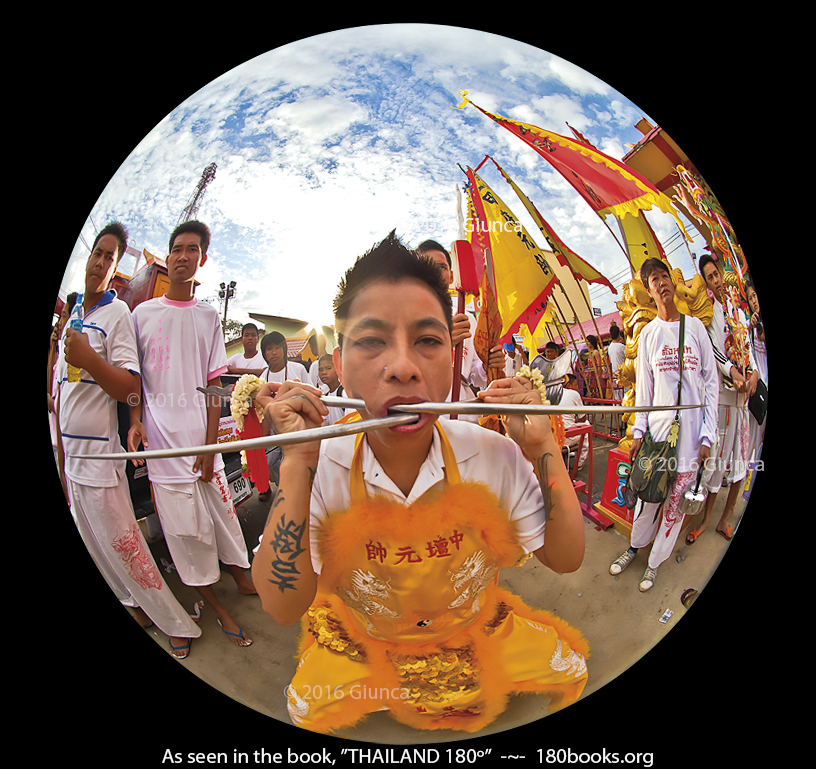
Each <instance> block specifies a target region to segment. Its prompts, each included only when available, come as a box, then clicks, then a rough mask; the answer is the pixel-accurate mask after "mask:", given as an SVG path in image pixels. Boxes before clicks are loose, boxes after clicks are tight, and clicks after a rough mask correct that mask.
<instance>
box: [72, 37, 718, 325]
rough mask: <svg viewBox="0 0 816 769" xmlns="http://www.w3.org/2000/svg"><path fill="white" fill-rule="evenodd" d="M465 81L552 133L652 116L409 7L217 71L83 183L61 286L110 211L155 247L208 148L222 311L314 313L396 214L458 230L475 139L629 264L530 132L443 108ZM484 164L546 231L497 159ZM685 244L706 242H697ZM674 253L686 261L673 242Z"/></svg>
mask: <svg viewBox="0 0 816 769" xmlns="http://www.w3.org/2000/svg"><path fill="white" fill-rule="evenodd" d="M460 90H468V92H469V94H468V96H469V98H471V99H472V100H473V101H474V102H476V103H477V104H479V105H480V106H481V107H483V108H485V109H487V110H489V111H492V112H496V113H498V114H501V115H505V116H508V117H510V118H513V119H516V120H521V121H524V122H529V123H533V124H535V125H539V126H541V127H543V128H546V129H549V130H553V131H556V132H558V133H562V134H565V135H570V132H569V128H568V127H567V125H566V122H569V123H570V124H571V125H572V126H574V127H575V128H576V129H578V130H580V131H582V132H583V133H584V134H585V135H586V136H587V138H588V139H590V140H591V141H592V142H593V143H594V144H595V145H596V146H597V147H598V148H599V149H601V150H602V151H604V152H606V153H607V154H609V155H611V156H612V157H615V158H621V157H622V156H623V155H624V154H625V153H626V152H627V150H628V147H627V146H626V145H627V144H632V143H634V142H636V141H638V139H639V138H641V134H640V133H639V132H638V131H637V129H635V128H634V127H633V126H634V124H635V122H636V121H637V120H638V119H639V118H640V117H641V116H643V117H646V118H647V119H648V120H649V121H650V122H652V123H653V124H655V123H658V122H659V121H658V120H657V119H655V118H653V117H652V116H650V115H649V114H647V113H645V112H644V111H643V110H641V109H640V108H639V107H638V106H637V105H635V104H633V103H632V102H631V101H629V100H628V99H627V98H626V97H625V96H624V95H622V94H621V93H619V92H618V91H616V90H614V89H613V88H611V87H610V86H608V85H607V84H606V83H605V82H604V81H603V80H600V79H599V78H598V77H596V76H595V75H593V74H590V73H588V72H586V71H585V70H583V69H580V68H579V67H577V66H575V65H573V64H571V63H569V62H567V61H565V60H564V59H561V58H559V57H557V56H554V55H551V54H549V53H547V52H546V51H543V50H540V49H538V48H534V47H532V46H529V45H527V44H525V43H521V42H517V41H514V40H510V39H509V38H504V37H500V36H497V35H492V34H489V33H485V32H480V31H476V30H467V29H460V28H454V27H445V26H433V25H416V24H409V25H402V24H401V25H384V26H373V27H362V28H354V29H347V30H341V31H337V32H331V33H327V34H322V35H317V36H314V37H311V38H307V39H305V40H300V41H298V42H294V43H290V44H288V45H284V46H282V47H280V48H277V49H274V50H272V51H269V52H268V53H266V54H263V55H261V56H257V57H255V58H253V59H251V60H249V61H247V62H246V63H244V64H242V65H241V66H238V67H235V68H234V69H231V70H229V71H227V72H225V73H224V74H223V75H222V76H221V77H218V78H216V79H215V80H213V81H212V82H210V83H209V84H208V85H206V86H204V87H203V88H201V89H200V90H198V91H197V92H196V93H194V94H192V95H191V96H189V98H187V99H185V100H184V101H183V102H182V103H181V104H179V105H178V107H176V108H175V109H173V111H172V112H171V113H170V114H168V115H166V116H165V117H164V118H163V119H161V120H160V122H159V123H158V124H157V125H156V126H155V128H154V129H153V130H152V131H150V132H149V133H148V134H147V135H146V136H145V137H144V139H143V140H142V141H141V142H139V144H138V145H137V146H136V147H135V148H134V149H133V150H132V152H131V153H130V154H129V156H128V157H127V159H126V160H125V161H124V163H123V164H122V165H121V167H120V168H119V169H118V171H117V172H116V173H115V174H114V176H113V177H112V178H111V179H110V181H109V182H108V184H107V186H106V187H105V188H104V190H102V191H101V194H100V195H99V197H98V199H97V200H96V201H95V202H92V201H90V200H89V206H90V210H89V215H88V218H87V220H86V221H85V223H84V226H83V228H82V233H81V236H80V237H79V238H78V239H77V242H76V245H75V247H74V249H73V252H72V254H71V257H70V259H69V261H68V265H67V269H66V272H65V277H64V279H63V281H62V284H61V287H60V295H61V296H63V297H64V296H65V295H66V294H67V293H68V292H69V291H71V290H78V289H79V290H81V284H82V275H83V269H84V261H85V259H86V257H87V253H88V248H87V246H88V245H90V243H91V242H92V239H93V237H94V234H95V231H96V228H100V227H101V226H103V225H104V224H105V223H106V222H107V221H110V220H113V219H118V220H120V221H122V222H124V223H125V224H126V226H127V227H128V229H129V232H130V236H131V240H130V245H131V246H133V247H134V248H137V249H140V250H141V249H142V248H146V249H147V250H148V251H150V252H152V253H154V254H157V255H160V256H163V255H164V254H165V253H166V249H167V239H168V236H169V233H170V232H171V230H172V228H173V227H174V225H175V223H176V221H177V219H178V217H179V215H180V213H181V211H182V209H183V208H184V206H185V204H186V202H187V199H188V198H189V196H190V194H191V193H192V191H193V189H194V187H195V185H196V183H197V181H198V179H199V177H200V175H201V172H202V171H203V169H204V168H205V167H206V166H207V165H208V164H210V163H213V162H215V163H216V164H217V166H218V169H217V172H216V176H215V179H214V181H213V182H212V183H211V184H210V186H209V188H208V191H207V193H206V196H205V198H204V200H203V203H202V206H201V209H200V211H199V215H198V216H199V218H200V219H202V220H203V221H205V222H207V223H208V225H209V226H210V228H211V230H212V233H213V242H212V245H211V248H210V253H209V260H208V262H207V264H206V265H205V267H204V268H203V269H202V270H201V271H200V273H199V280H200V281H201V286H200V288H199V289H198V292H197V295H198V296H199V298H202V299H210V298H214V297H215V296H216V294H217V290H218V284H219V283H221V282H228V281H230V280H234V281H236V283H237V294H236V297H235V298H234V299H233V300H231V302H230V307H229V317H230V318H233V319H236V320H239V321H246V320H248V319H249V313H250V312H260V313H266V314H274V315H283V316H289V317H297V318H301V319H304V320H308V321H312V322H322V323H327V322H330V319H331V300H332V297H333V294H334V290H335V288H336V285H337V282H338V280H339V278H340V276H341V275H342V273H343V271H344V270H345V269H346V268H347V267H349V266H350V265H351V263H352V262H353V260H354V259H355V258H356V257H357V256H358V255H360V254H361V253H363V252H364V251H365V250H366V249H368V248H369V247H370V246H371V245H373V244H374V243H375V242H377V241H378V240H380V239H381V238H382V237H384V236H385V235H386V234H387V233H388V232H389V231H390V230H391V229H393V228H396V230H397V233H398V234H400V235H401V236H402V237H403V238H404V240H405V242H406V243H407V244H408V245H411V246H413V245H417V244H418V243H419V242H420V241H421V240H423V239H425V238H429V237H430V238H434V239H436V240H439V241H440V242H442V243H443V244H445V245H448V244H449V243H450V242H451V241H452V240H454V239H455V238H456V236H457V221H456V205H457V202H456V200H457V199H456V194H457V193H456V185H457V184H459V186H460V187H461V186H462V183H463V181H464V176H463V174H462V173H461V171H460V170H459V168H458V166H457V164H461V165H462V166H463V167H464V166H466V165H471V166H475V165H477V164H478V163H479V162H480V161H481V160H482V158H483V157H484V155H485V154H488V153H489V154H491V155H493V156H494V157H495V158H496V160H497V161H498V162H499V163H500V164H501V165H502V166H503V168H504V169H505V170H506V171H507V172H508V173H509V174H510V175H511V176H512V177H513V178H514V179H515V181H516V182H517V183H518V184H519V186H520V187H521V189H522V190H523V191H524V192H526V193H527V195H528V196H529V197H530V198H531V199H532V200H533V201H534V203H535V204H536V206H537V207H538V208H539V210H540V211H541V212H542V214H543V215H544V217H545V218H546V219H547V220H548V221H549V222H550V224H551V225H552V226H553V227H554V228H555V230H556V232H557V233H558V234H559V236H560V237H561V238H562V240H564V242H565V243H566V244H567V245H568V246H570V248H572V249H573V250H574V251H576V252H577V253H578V254H579V255H581V256H582V257H584V258H585V259H586V260H587V261H589V262H590V263H592V264H593V265H594V266H595V267H597V268H598V269H599V270H600V271H601V272H602V273H603V274H604V275H606V276H607V277H608V278H609V279H610V280H611V281H612V282H613V283H614V284H615V285H616V286H619V285H620V283H621V282H622V281H623V280H625V279H627V277H628V266H627V263H626V261H625V259H624V257H623V255H622V253H621V251H620V248H619V246H618V245H617V244H616V243H615V241H614V239H613V237H612V235H611V234H610V233H609V231H608V230H607V229H606V227H604V225H603V224H602V222H601V220H600V219H599V218H598V217H597V216H596V215H595V214H594V213H593V212H592V211H591V210H590V208H589V207H588V206H587V205H586V204H585V203H584V202H583V200H581V199H580V198H579V196H578V195H577V193H575V191H574V190H573V189H572V187H571V186H570V185H569V184H567V182H566V181H565V180H563V179H562V178H561V177H560V176H559V175H557V174H556V173H555V172H554V171H552V170H551V169H550V167H549V166H547V164H546V163H545V162H544V161H543V160H542V159H541V158H540V157H539V156H538V155H537V154H536V153H535V152H534V151H533V150H532V149H530V148H528V147H526V146H525V145H523V144H522V143H521V142H520V141H518V140H517V139H516V138H515V137H513V136H512V135H510V133H509V132H507V131H505V130H504V129H502V128H500V127H499V126H497V125H495V124H494V123H493V122H492V121H490V120H489V119H487V118H486V117H485V116H484V115H482V114H481V113H479V112H477V111H476V110H475V109H474V108H473V107H467V108H466V109H464V110H457V109H452V107H455V106H457V105H458V104H459V103H460V102H461V99H460V97H459V94H458V92H459V91H460ZM674 138H677V137H674ZM681 146H682V142H681ZM483 172H484V173H483V175H484V178H485V181H487V182H488V184H491V185H492V186H494V187H495V188H496V191H497V192H498V194H500V195H501V196H502V197H503V198H504V200H505V202H507V203H508V205H510V206H511V207H512V208H513V210H514V212H515V214H516V215H517V217H518V218H519V219H520V221H521V222H522V223H523V224H524V225H525V227H526V228H527V230H528V232H530V233H531V234H532V235H533V237H534V238H535V239H536V241H537V243H538V244H539V245H540V246H541V245H546V244H545V243H544V239H543V236H540V235H539V234H538V230H537V229H536V228H535V226H534V225H533V224H532V222H530V220H529V219H528V218H527V216H526V213H525V212H524V211H523V210H522V206H521V204H520V203H518V202H517V201H516V200H515V199H514V196H513V195H512V192H511V190H510V189H509V187H507V185H506V184H505V183H504V182H503V181H502V180H501V179H500V177H499V176H498V173H497V172H496V170H495V168H492V166H491V168H487V167H485V168H484V169H483ZM649 220H650V223H651V224H652V226H653V227H654V228H655V230H656V232H657V234H658V237H659V238H660V239H661V240H662V241H663V242H664V243H667V242H668V243H670V245H669V246H668V247H667V250H670V249H671V247H673V246H675V245H680V241H679V240H678V238H677V237H676V232H677V229H676V226H675V224H674V220H673V219H672V218H671V217H669V216H667V215H664V214H660V213H659V212H656V211H655V212H652V213H651V214H650V216H649ZM610 224H611V226H612V227H613V230H614V231H615V232H616V234H617V226H616V225H615V223H614V222H611V223H610ZM689 232H690V233H692V234H693V229H692V228H689ZM691 250H692V251H696V252H697V253H698V254H700V253H702V247H701V245H700V243H699V242H698V243H697V244H696V245H692V246H691ZM669 258H670V261H672V264H673V265H674V266H679V267H680V268H681V269H683V272H684V275H685V276H686V277H689V276H690V275H691V274H692V272H693V269H692V266H691V262H690V260H689V258H688V252H687V250H686V248H685V247H684V246H682V247H681V248H679V249H677V250H676V251H674V252H673V253H670V256H669ZM127 266H128V264H127V263H125V265H124V267H127ZM591 297H592V300H593V304H594V305H596V306H597V307H599V308H600V310H601V311H602V312H604V313H605V312H610V311H612V310H614V309H615V307H614V301H615V299H616V297H614V296H613V295H612V294H611V292H610V291H608V290H607V289H605V288H600V287H599V288H593V289H592V291H591ZM215 304H216V306H218V304H217V301H216V302H215Z"/></svg>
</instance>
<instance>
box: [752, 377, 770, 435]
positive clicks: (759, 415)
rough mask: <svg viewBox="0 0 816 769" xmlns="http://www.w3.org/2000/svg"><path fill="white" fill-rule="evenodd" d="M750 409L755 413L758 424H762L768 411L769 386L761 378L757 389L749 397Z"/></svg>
mask: <svg viewBox="0 0 816 769" xmlns="http://www.w3.org/2000/svg"><path fill="white" fill-rule="evenodd" d="M748 410H749V411H750V412H751V413H752V414H753V415H754V419H756V421H757V424H760V425H761V424H762V423H763V422H764V421H765V415H766V414H767V412H768V388H767V387H766V386H765V382H763V381H762V380H761V379H758V380H757V386H756V390H755V392H754V394H753V395H752V396H751V397H750V398H749V399H748Z"/></svg>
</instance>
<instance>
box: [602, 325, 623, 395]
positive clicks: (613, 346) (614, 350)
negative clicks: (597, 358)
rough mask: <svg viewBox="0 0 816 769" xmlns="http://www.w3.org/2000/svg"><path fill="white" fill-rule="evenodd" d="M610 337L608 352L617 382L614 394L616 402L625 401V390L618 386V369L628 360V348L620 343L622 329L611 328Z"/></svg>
mask: <svg viewBox="0 0 816 769" xmlns="http://www.w3.org/2000/svg"><path fill="white" fill-rule="evenodd" d="M609 336H610V337H611V338H612V341H611V342H610V343H609V347H607V349H606V351H607V354H608V355H609V365H610V367H611V369H612V376H613V377H614V379H613V381H614V382H615V385H614V387H613V388H612V393H613V396H614V398H615V400H622V399H623V388H622V387H620V386H619V385H618V383H617V382H618V369H619V368H620V367H621V366H622V365H623V364H624V361H625V360H626V346H625V345H624V344H623V343H622V342H621V341H620V329H619V328H618V327H617V326H615V325H614V324H613V325H612V326H610V328H609Z"/></svg>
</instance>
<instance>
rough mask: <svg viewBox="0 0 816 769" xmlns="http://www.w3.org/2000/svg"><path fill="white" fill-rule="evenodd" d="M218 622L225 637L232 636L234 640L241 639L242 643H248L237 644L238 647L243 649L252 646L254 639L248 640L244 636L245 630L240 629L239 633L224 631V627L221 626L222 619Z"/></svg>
mask: <svg viewBox="0 0 816 769" xmlns="http://www.w3.org/2000/svg"><path fill="white" fill-rule="evenodd" d="M216 621H217V622H218V625H219V627H220V628H221V630H222V631H223V633H224V635H228V636H232V637H233V638H240V639H241V640H242V641H246V643H237V644H235V645H236V646H241V647H244V648H246V647H247V646H252V639H251V638H247V637H246V636H245V635H244V631H243V628H240V627H239V628H238V632H237V633H230V631H229V630H224V626H223V625H222V624H221V620H220V619H219V620H216Z"/></svg>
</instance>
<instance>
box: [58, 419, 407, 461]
mask: <svg viewBox="0 0 816 769" xmlns="http://www.w3.org/2000/svg"><path fill="white" fill-rule="evenodd" d="M418 418H419V416H418V415H417V414H393V415H391V416H387V417H381V418H379V419H365V420H358V421H356V422H346V423H345V424H342V425H328V426H325V427H312V428H310V429H308V430H301V431H299V432H296V433H284V434H282V435H268V436H264V437H261V438H247V439H246V440H242V441H225V442H224V443H208V444H206V445H204V446H192V447H190V448H178V449H155V450H152V451H123V452H119V453H118V454H72V455H71V456H73V457H75V458H76V459H108V460H113V459H168V458H170V457H197V456H199V455H200V454H220V453H221V452H222V451H224V452H230V451H242V450H244V451H246V450H249V449H266V448H271V447H272V446H287V445H291V444H295V443H309V442H310V441H319V440H322V439H323V438H337V437H339V436H342V435H354V434H356V433H367V432H369V431H370V430H380V429H382V428H383V427H396V426H397V425H407V424H411V423H412V422H416V421H417V419H418Z"/></svg>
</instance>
